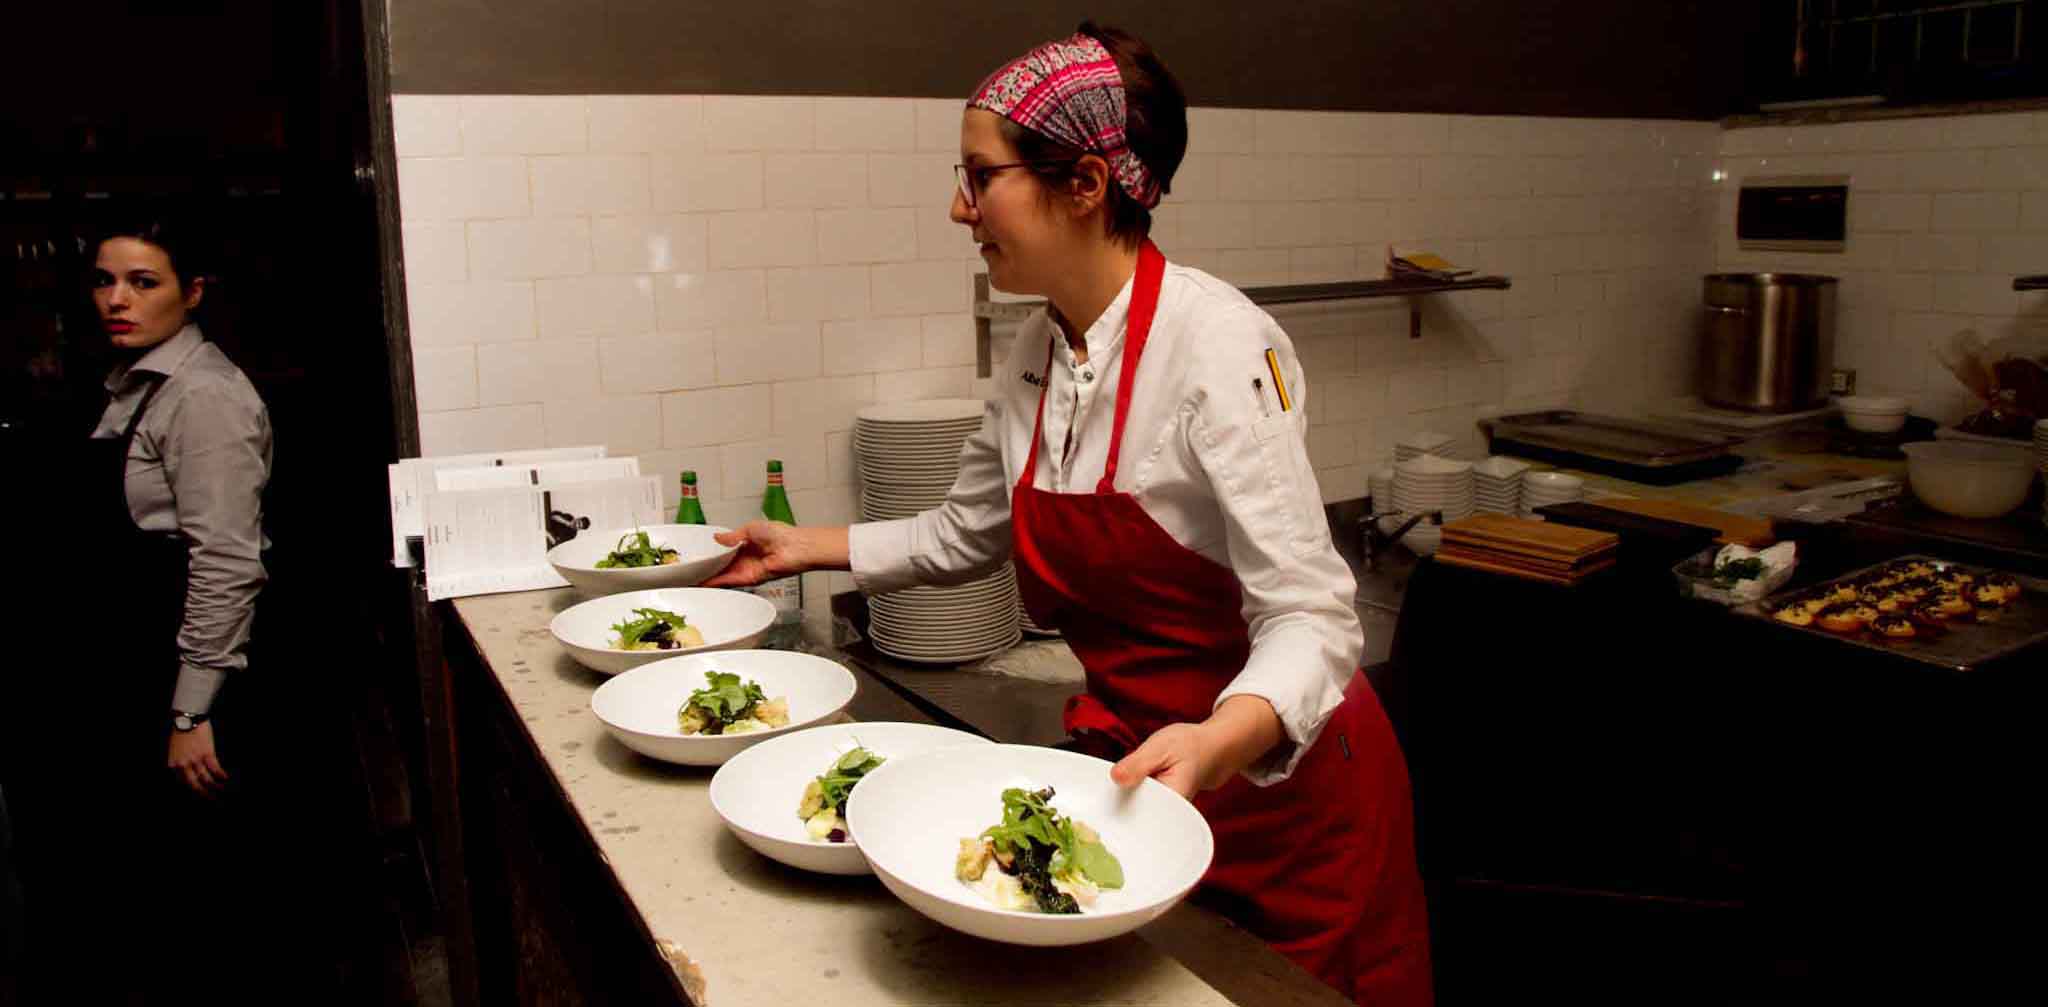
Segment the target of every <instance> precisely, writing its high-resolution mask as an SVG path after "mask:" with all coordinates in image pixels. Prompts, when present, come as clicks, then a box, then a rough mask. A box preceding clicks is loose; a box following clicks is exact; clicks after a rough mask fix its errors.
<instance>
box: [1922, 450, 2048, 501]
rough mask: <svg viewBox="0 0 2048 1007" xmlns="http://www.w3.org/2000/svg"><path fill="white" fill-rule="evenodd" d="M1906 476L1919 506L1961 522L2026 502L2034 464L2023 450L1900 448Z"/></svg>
mask: <svg viewBox="0 0 2048 1007" xmlns="http://www.w3.org/2000/svg"><path fill="white" fill-rule="evenodd" d="M1900 450H1902V451H1904V452H1906V477H1907V479H1908V480H1910V482H1911V483H1912V486H1913V495H1914V496H1916V497H1919V498H1920V502H1921V503H1924V504H1926V505H1927V506H1929V507H1932V508H1934V509H1935V510H1938V511H1940V512H1942V513H1943V514H1952V515H1954V516H1956V517H1963V518H1993V517H1999V516H2001V515H2004V514H2007V513H2010V512H2011V511H2012V510H2013V509H2014V508H2017V507H2018V506H2019V505H2020V504H2022V503H2024V502H2026V499H2027V490H2028V489H2029V488H2030V487H2031V485H2032V484H2033V481H2034V460H2033V458H2032V456H2031V453H2030V452H2028V450H2027V449H2026V448H2024V447H2020V446H2017V445H2015V446H2013V447H2006V446H2004V445H1999V444H1980V443H1975V442H1970V441H1917V442H1914V443H1912V444H1905V445H1901V447H1900Z"/></svg>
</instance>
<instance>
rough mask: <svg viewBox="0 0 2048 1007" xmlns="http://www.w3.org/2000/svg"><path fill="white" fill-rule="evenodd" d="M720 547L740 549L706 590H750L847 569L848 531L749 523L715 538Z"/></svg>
mask: <svg viewBox="0 0 2048 1007" xmlns="http://www.w3.org/2000/svg"><path fill="white" fill-rule="evenodd" d="M713 537H714V538H715V539H717V541H718V544H719V545H736V546H739V547H740V551H739V552H738V554H736V555H734V556H733V558H732V562H731V563H729V564H727V565H726V568H725V569H723V570H720V571H719V572H718V575H717V576H715V577H712V578H711V579H710V580H707V581H705V582H704V586H705V587H751V586H753V585H755V584H759V583H761V582H763V581H769V580H774V579H775V578H777V577H787V576H789V575H790V574H796V573H803V572H805V571H808V570H844V569H846V560H847V549H848V547H847V541H846V529H844V528H802V527H797V526H795V525H786V524H783V523H781V522H779V521H749V522H747V523H746V524H745V525H743V526H741V527H739V528H737V529H734V530H732V531H728V532H720V533H718V534H717V535H715V536H713Z"/></svg>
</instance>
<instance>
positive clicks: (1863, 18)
mask: <svg viewBox="0 0 2048 1007" xmlns="http://www.w3.org/2000/svg"><path fill="white" fill-rule="evenodd" d="M1772 8H1773V9H1772V10H1771V12H1770V14H1769V16H1768V18H1767V21H1768V23H1767V24H1766V26H1765V35H1764V37H1765V39H1766V40H1767V42H1766V45H1765V46H1764V50H1765V52H1766V53H1767V54H1769V53H1775V54H1778V55H1775V56H1769V55H1767V57H1766V58H1767V60H1768V63H1767V65H1766V66H1764V67H1762V68H1761V69H1762V70H1763V71H1764V72H1763V74H1762V76H1763V78H1764V81H1765V83H1764V84H1763V86H1762V88H1761V90H1760V93H1759V94H1758V95H1757V97H1758V98H1759V99H1760V100H1761V101H1764V102H1779V101H1813V100H1826V99H1846V98H1860V97H1867V96H1874V97H1880V98H1883V99H1886V100H1889V101H1893V102H1906V101H1942V100H1968V99H1979V98H2010V97H2027V96H2035V95H2042V94H2048V73H2044V69H2048V60H2044V57H2043V45H2042V39H2041V38H2040V37H2039V36H2042V35H2044V34H2048V21H2044V20H2043V19H2044V18H2048V2H2044V0H1940V2H1931V0H1774V2H1773V4H1772ZM1772 38H1776V39H1781V40H1783V41H1780V42H1777V43H1775V44H1773V43H1770V42H1768V40H1769V39H1772ZM1787 43H1789V45H1788V44H1787Z"/></svg>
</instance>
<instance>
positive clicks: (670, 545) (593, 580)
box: [548, 524, 739, 596]
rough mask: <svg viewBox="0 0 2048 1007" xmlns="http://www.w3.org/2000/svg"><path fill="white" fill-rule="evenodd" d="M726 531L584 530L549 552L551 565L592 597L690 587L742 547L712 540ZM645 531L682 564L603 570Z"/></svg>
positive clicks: (665, 527) (660, 527)
mask: <svg viewBox="0 0 2048 1007" xmlns="http://www.w3.org/2000/svg"><path fill="white" fill-rule="evenodd" d="M725 530H726V529H724V528H720V527H718V526H717V525H705V524H649V525H641V526H639V527H637V528H619V529H615V530H611V531H585V532H581V533H579V534H578V535H577V536H576V537H575V538H572V539H570V540H569V541H567V542H564V543H562V544H561V545H558V546H556V547H554V548H553V549H549V550H548V563H549V564H550V565H552V566H553V567H554V568H555V572H556V573H559V574H561V575H562V579H564V580H566V581H568V582H569V584H570V586H572V587H574V588H575V589H576V590H578V591H581V592H583V593H584V594H587V595H592V596H597V595H606V594H616V593H618V592H620V591H645V590H647V589H649V588H656V587H689V586H691V585H692V584H701V583H703V582H704V580H705V578H707V577H710V576H711V575H712V574H715V573H717V572H718V571H720V570H723V569H725V565H726V564H727V563H730V562H732V556H733V553H735V552H738V551H739V546H732V545H719V544H718V543H717V542H715V541H712V538H711V536H712V535H714V534H717V533H719V532H722V531H725ZM636 531H644V532H646V533H647V539H648V541H649V542H650V543H652V544H653V545H656V546H659V547H662V548H667V549H674V550H675V551H676V553H677V555H678V558H679V559H680V562H676V563H669V564H667V565H664V566H642V567H624V568H620V569H615V570H600V569H598V566H597V562H598V560H601V559H603V558H605V557H606V556H609V555H611V552H612V550H613V549H616V548H618V544H619V539H621V538H623V537H625V536H626V535H628V534H630V533H632V532H636Z"/></svg>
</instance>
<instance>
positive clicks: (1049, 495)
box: [712, 24, 1431, 1005]
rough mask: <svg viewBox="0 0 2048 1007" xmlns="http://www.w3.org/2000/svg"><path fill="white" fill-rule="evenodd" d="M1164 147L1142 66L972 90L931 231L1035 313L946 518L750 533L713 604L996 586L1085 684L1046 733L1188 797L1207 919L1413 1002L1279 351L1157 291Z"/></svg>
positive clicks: (1177, 283) (743, 535)
mask: <svg viewBox="0 0 2048 1007" xmlns="http://www.w3.org/2000/svg"><path fill="white" fill-rule="evenodd" d="M1186 145H1187V111H1186V105H1185V102H1184V99H1183V98H1182V96H1181V91H1180V87H1179V85H1178V83H1177V82H1176V81H1175V80H1174V78H1173V77H1172V75H1171V74H1169V73H1168V72H1167V70H1166V67H1165V66H1164V65H1163V64H1162V63H1161V62H1160V60H1159V58H1158V57H1157V56H1156V55H1155V54H1154V53H1153V52H1152V51H1151V49H1150V48H1149V47H1147V46H1146V45H1145V44H1144V43H1143V42H1141V41H1139V40H1138V39H1136V38H1133V37H1132V36H1130V35H1128V34H1125V33H1123V32H1119V31H1116V30H1114V29H1105V28H1099V27H1096V26H1095V25H1093V24H1083V25H1082V26H1081V28H1080V30H1079V32H1078V33H1077V34H1075V35H1074V36H1072V37H1070V38H1065V39H1061V40H1058V41H1055V42H1050V43H1047V44H1045V45H1042V46H1039V47H1038V48H1036V49H1033V50H1031V51H1030V52H1029V53H1026V54H1025V55H1024V56H1022V57H1021V58H1019V59H1017V60H1015V61H1014V62H1011V63H1009V64H1008V65H1006V66H1004V67H1002V68H1001V69H999V70H997V71H996V72H995V73H994V74H993V75H991V76H990V77H989V78H988V79H987V80H986V81H984V82H983V83H982V85H981V86H980V87H979V88H978V89H976V91H975V93H974V96H973V98H972V99H970V100H969V101H968V103H967V108H966V110H965V111H964V112H963V113H962V115H961V121H960V155H961V157H960V161H961V163H960V164H959V165H958V166H957V168H956V173H957V176H958V183H959V189H958V191H957V192H956V193H955V194H954V197H953V206H952V219H953V220H954V221H955V222H957V223H959V224H960V225H962V226H964V227H967V228H968V229H970V230H971V231H972V232H973V235H974V240H975V241H976V242H977V243H978V244H979V245H980V251H981V256H982V259H983V260H984V261H985V262H986V263H987V265H988V274H989V281H990V282H991V283H992V284H993V285H994V286H995V287H997V288H998V289H1000V290H1004V291H1009V292H1012V293H1018V294H1037V295H1043V296H1044V297H1046V298H1047V300H1048V301H1049V302H1050V304H1049V305H1048V307H1047V308H1046V310H1045V311H1043V312H1041V313H1039V314H1037V315H1034V316H1033V317H1032V318H1031V320H1030V321H1028V322H1026V323H1025V324H1024V326H1023V329H1022V331H1021V332H1020V334H1019V336H1018V338H1017V340H1016V344H1015V347H1016V348H1015V350H1014V352H1013V354H1012V357H1011V359H1010V361H1009V363H1008V365H1007V366H1005V367H1004V368H1003V369H1002V370H1001V371H1000V372H999V373H998V378H999V380H1000V382H1001V383H1000V384H999V385H998V386H997V389H996V391H995V393H994V395H993V397H992V400H991V402H990V404H989V411H988V414H987V416H986V418H985V419H984V421H983V423H982V427H981V430H980V432H979V433H978V434H977V435H975V436H974V437H973V438H972V439H970V440H969V442H968V444H967V446H966V448H965V449H964V451H963V453H962V456H961V460H960V467H961V468H960V477H959V480H958V481H957V482H956V483H955V484H954V486H953V489H952V492H951V494H950V495H949V497H948V499H947V501H946V503H945V504H944V505H943V506H941V507H939V508H937V509H935V510H931V511H927V512H925V513H923V514H920V515H918V516H916V517H914V518H907V519H904V520H899V521H882V522H875V523H870V524H860V525H855V526H853V527H851V528H793V527H790V526H787V525H779V524H772V523H768V522H759V521H757V522H754V523H751V524H748V525H747V526H746V527H744V528H741V529H739V530H738V531H736V532H732V533H729V534H728V535H727V536H724V538H725V539H726V540H727V544H735V543H738V544H742V546H743V548H742V549H741V551H740V554H739V557H738V559H737V560H736V561H735V562H734V563H733V565H732V566H731V567H729V568H728V570H727V571H726V572H725V573H724V574H722V575H721V577H720V578H718V579H716V580H714V581H713V582H712V583H714V584H746V583H753V582H757V581H759V580H761V579H763V578H766V577H780V576H786V575H788V574H790V573H795V572H799V571H803V570H814V569H850V570H851V571H852V572H853V576H854V579H855V581H856V582H857V583H858V584H859V585H860V587H861V588H862V590H865V591H868V592H877V593H879V592H888V591H893V590H897V589H900V588H904V587H909V586H912V585H916V584H945V583H958V582H962V581H967V580H971V579H973V578H976V577H980V576H984V575H986V574H987V573H988V572H989V571H990V570H992V569H994V568H995V567H997V566H999V565H1000V564H1001V563H1002V562H1003V561H1005V560H1014V561H1015V563H1016V568H1017V579H1018V583H1019V587H1020V588H1021V590H1022V592H1023V596H1024V600H1025V604H1026V606H1027V607H1028V608H1029V609H1030V612H1031V616H1032V619H1033V620H1034V621H1035V622H1037V623H1038V624H1039V625H1043V626H1049V627H1056V628H1058V629H1059V630H1060V632H1061V633H1062V634H1063V635H1064V637H1065V638H1066V641H1067V643H1068V644H1069V645H1071V646H1072V647H1073V650H1074V653H1075V655H1076V656H1078V657H1079V658H1080V660H1081V663H1082V665H1083V666H1084V667H1085V669H1086V671H1087V680H1088V690H1087V692H1086V693H1085V694H1083V695H1080V696H1076V697H1074V698H1073V699H1072V700H1070V701H1069V703H1068V705H1067V710H1066V726H1067V729H1068V730H1069V731H1070V732H1071V733H1072V734H1074V736H1075V738H1076V740H1077V742H1078V743H1079V745H1080V746H1081V747H1083V748H1084V749H1086V750H1092V751H1096V752H1098V753H1102V754H1106V755H1108V756H1109V757H1111V758H1113V759H1116V760H1117V761H1116V764H1115V767H1114V768H1113V770H1112V772H1111V776H1112V778H1114V779H1115V780H1116V781H1117V782H1118V783H1119V784H1122V785H1124V786H1134V785H1136V784H1137V783H1138V782H1139V781H1140V780H1142V779H1144V778H1145V777H1148V776H1150V777H1154V778H1156V779H1158V780H1159V781H1160V782H1161V783H1164V784H1165V785H1167V786H1169V787H1172V788H1173V789H1174V790H1176V791H1178V792H1180V793H1181V794H1183V795H1185V796H1187V797H1189V798H1191V799H1192V800H1193V801H1194V802H1195V805H1196V807H1198V808H1200V809H1201V811H1202V813H1203V815H1204V816H1205V817H1206V818H1207V819H1208V821H1209V823H1210V825H1211V827H1212V829H1213V830H1214V832H1215V836H1216V859H1215V862H1214V865H1213V866H1212V868H1211V869H1210V872H1209V874H1208V876H1207V877H1206V878H1204V882H1203V887H1204V891H1205V893H1206V897H1207V898H1208V899H1210V900H1211V903H1212V904H1215V905H1218V906H1220V907H1221V908H1223V909H1225V910H1226V911H1227V912H1229V913H1230V915H1232V916H1233V917H1234V918H1236V919H1237V920H1238V921H1239V922H1240V923H1242V924H1243V925H1245V926H1246V927H1247V928H1248V929H1250V930H1252V931H1253V932H1254V933H1257V934H1259V935H1260V936H1261V937H1263V938H1264V939H1266V940H1267V941H1269V942H1270V943H1272V944H1273V945H1274V946H1275V947H1276V948H1277V949H1279V950H1280V951H1281V952H1282V953H1284V954H1286V955H1287V956H1288V957H1290V958H1292V959H1293V960H1295V961H1296V962H1298V963H1300V964H1301V965H1302V966H1303V967H1305V968H1307V969H1309V970H1310V971H1312V972H1314V973H1315V974H1316V975H1317V976H1319V977H1321V978H1322V979H1323V980H1324V981H1325V982H1328V983H1330V984H1331V985H1333V986H1335V987H1337V988H1338V989H1340V990H1342V991H1343V992H1344V993H1345V994H1346V995H1347V996H1350V997H1352V998H1354V999H1356V1000H1357V1001H1358V1002H1360V1003H1372V1004H1401V1005H1411V1004H1426V1003H1428V1002H1429V1001H1430V997H1431V990H1430V971H1429V943H1428V934H1427V930H1426V926H1425V910H1424V905H1423V895H1422V885H1421V880H1420V878H1419V876H1418V874H1417V872H1416V867H1415V855H1414V828H1413V819H1412V811H1411V806H1410V801H1409V792H1408V776H1407V769H1406V766H1405V764H1404V763H1403V761H1402V758H1401V753H1400V750H1399V748H1398V747H1397V746H1396V744H1395V741H1394V736H1393V732H1392V730H1391V728H1390V727H1389V725H1388V723H1387V719H1386V717H1385V715H1384V713H1383V712H1382V711H1381V709H1380V706H1379V703H1378V701H1377V699H1376V698H1375V697H1374V695H1373V692H1372V689H1371V687H1370V686H1369V685H1368V684H1367V683H1366V682H1365V680H1364V678H1363V676H1361V675H1359V674H1358V671H1357V661H1358V657H1359V652H1360V650H1361V648H1362V644H1363V641H1362V635H1361V632H1360V628H1359V623H1358V620H1357V617H1356V615H1355V614H1354V613H1353V611H1352V608H1351V598H1352V594H1353V591H1354V588H1355V585H1354V582H1353V580H1352V577H1351V573H1350V570H1349V568H1348V567H1347V566H1346V565H1345V563H1344V560H1343V559H1342V558H1341V557H1339V556H1338V554H1337V551H1336V549H1335V548H1334V547H1333V546H1332V544H1331V541H1330V536H1329V528H1328V525H1327V523H1326V522H1325V520H1324V518H1323V514H1322V497H1321V494H1320V491H1319V490H1318V488H1317V486H1316V479H1315V474H1314V472H1313V471H1312V470H1311V469H1310V467H1309V461H1308V457H1307V453H1306V448H1305V444H1304V431H1305V429H1306V419H1305V412H1304V404H1305V399H1306V396H1307V391H1308V389H1307V385H1306V382H1305V381H1304V380H1303V379H1302V375H1301V369H1300V364H1299V362H1298V360H1297V358H1296V356H1295V353H1294V347H1293V345H1292V343H1291V342H1290V341H1289V340H1288V337H1287V334H1286V333H1285V332H1283V331H1281V329H1280V327H1279V325H1278V324H1276V323H1275V322H1274V321H1273V319H1272V318H1271V317H1269V316H1267V315H1266V313H1265V312H1263V311H1261V310H1260V309H1259V308H1257V307H1255V306H1254V305H1253V304H1252V303H1251V302H1250V301H1249V300H1247V299H1246V298H1245V297H1244V295H1243V294H1241V293H1239V292H1238V291H1237V290H1236V289H1234V288H1232V287H1231V286H1230V285H1229V284H1226V283H1224V282H1222V281H1220V280H1218V279H1216V278H1215V277H1212V276H1209V275H1208V274H1206V273H1203V272H1201V271H1199V270H1195V269H1190V268H1187V267H1185V266H1177V265H1172V264H1169V263H1167V262H1166V261H1165V259H1164V258H1163V257H1162V256H1161V254H1160V251H1159V249H1158V248H1157V247H1155V246H1154V245H1153V244H1152V242H1151V240H1150V239H1149V238H1148V237H1147V234H1148V231H1149V230H1150V225H1151V212H1150V211H1151V209H1152V208H1153V207H1154V206H1156V205H1157V204H1158V201H1159V197H1160V195H1161V194H1162V193H1164V192H1165V191H1166V190H1167V188H1168V186H1169V184H1170V183H1171V181H1172V178H1173V173H1174V170H1175V169H1176V168H1178V167H1179V165H1180V161H1181V157H1182V154H1183V152H1184V151H1185V148H1186Z"/></svg>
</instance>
